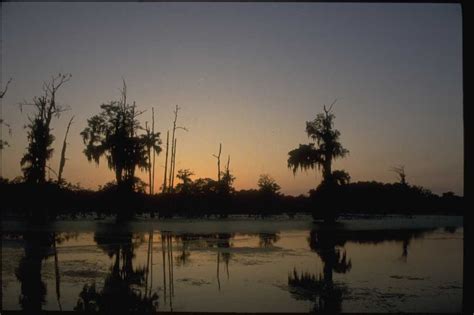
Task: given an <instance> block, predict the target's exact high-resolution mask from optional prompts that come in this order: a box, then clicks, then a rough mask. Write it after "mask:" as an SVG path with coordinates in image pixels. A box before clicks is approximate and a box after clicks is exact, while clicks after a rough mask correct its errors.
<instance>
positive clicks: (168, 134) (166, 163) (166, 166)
mask: <svg viewBox="0 0 474 315" xmlns="http://www.w3.org/2000/svg"><path fill="white" fill-rule="evenodd" d="M169 139H170V132H169V130H168V131H167V132H166V158H165V176H164V178H163V192H166V177H167V175H168V169H167V168H168V146H169Z"/></svg>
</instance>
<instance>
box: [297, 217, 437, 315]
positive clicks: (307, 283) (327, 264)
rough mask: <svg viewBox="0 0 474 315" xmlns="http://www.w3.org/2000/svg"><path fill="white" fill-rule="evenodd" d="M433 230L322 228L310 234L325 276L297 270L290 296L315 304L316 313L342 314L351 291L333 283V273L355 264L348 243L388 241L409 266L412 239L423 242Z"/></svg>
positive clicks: (309, 240) (316, 228)
mask: <svg viewBox="0 0 474 315" xmlns="http://www.w3.org/2000/svg"><path fill="white" fill-rule="evenodd" d="M434 230H435V229H434V228H431V229H403V230H395V229H393V230H346V229H344V228H343V226H342V225H338V224H322V225H319V226H316V227H315V228H313V229H312V230H311V231H310V235H309V238H308V243H309V247H310V248H311V250H312V251H314V252H316V253H317V254H318V256H319V257H320V258H321V261H322V263H323V273H322V274H319V275H318V276H317V277H316V276H315V275H313V274H310V273H308V272H304V273H303V272H302V273H298V271H297V270H296V268H295V269H294V270H293V272H292V273H290V275H289V276H288V286H289V290H290V293H291V294H292V296H293V297H294V298H296V299H305V300H311V301H313V302H314V304H313V310H312V311H314V312H330V313H339V312H341V310H342V301H343V298H344V294H345V293H347V292H348V288H347V287H346V286H345V285H342V284H336V283H334V282H333V272H335V273H347V272H349V271H350V270H351V268H352V262H351V260H350V259H348V258H347V255H346V251H345V250H344V248H343V247H344V245H345V243H346V242H349V241H350V242H355V243H363V244H378V243H382V242H385V241H395V242H400V243H401V245H402V255H401V257H402V259H403V261H405V262H406V259H407V257H408V248H409V244H410V241H411V240H412V239H416V238H421V237H423V236H424V235H425V234H426V233H428V232H432V231H434Z"/></svg>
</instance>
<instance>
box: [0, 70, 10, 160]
mask: <svg viewBox="0 0 474 315" xmlns="http://www.w3.org/2000/svg"><path fill="white" fill-rule="evenodd" d="M11 81H12V78H10V79H9V80H8V82H7V84H6V85H5V88H4V89H3V91H0V106H2V103H1V102H2V99H3V96H5V94H6V93H7V90H8V85H9V84H10V82H11ZM1 113H2V110H1V108H0V115H1ZM2 125H5V126H7V127H8V128H9V132H10V133H11V129H10V125H8V124H7V123H5V121H4V120H3V117H0V154H1V150H3V148H4V147H6V146H8V142H7V141H4V140H3V136H2V135H3V134H2ZM0 161H1V159H0Z"/></svg>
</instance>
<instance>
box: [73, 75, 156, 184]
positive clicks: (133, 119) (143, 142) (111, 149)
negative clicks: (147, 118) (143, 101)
mask: <svg viewBox="0 0 474 315" xmlns="http://www.w3.org/2000/svg"><path fill="white" fill-rule="evenodd" d="M126 88H127V87H126V85H125V81H124V82H123V88H122V90H121V94H122V95H121V99H120V100H119V101H111V102H109V103H108V104H102V105H101V106H100V108H101V110H102V111H101V112H100V114H98V115H95V116H93V117H91V118H90V119H88V120H87V125H88V126H87V127H86V128H85V129H84V130H83V131H82V132H81V136H82V139H83V141H84V144H85V145H86V148H85V150H84V154H85V155H86V157H87V159H88V160H89V161H94V162H95V163H97V164H99V160H100V158H101V157H102V156H105V158H106V160H107V164H108V167H109V168H110V169H113V170H114V171H115V179H116V181H117V184H118V186H119V188H121V187H124V188H125V189H126V190H128V191H131V190H133V189H134V188H135V183H136V181H137V180H136V177H135V170H136V168H137V167H139V168H141V169H145V170H147V169H149V167H150V159H149V156H150V155H149V151H148V148H150V149H152V150H155V151H160V150H161V149H160V148H159V135H158V134H151V133H150V134H148V135H142V136H139V135H137V132H138V130H139V129H141V127H140V122H139V121H138V120H137V117H138V116H139V115H140V114H142V113H143V111H137V109H136V105H135V102H134V103H133V104H132V105H130V104H128V103H127V90H126Z"/></svg>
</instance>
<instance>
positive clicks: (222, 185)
mask: <svg viewBox="0 0 474 315" xmlns="http://www.w3.org/2000/svg"><path fill="white" fill-rule="evenodd" d="M229 166H230V155H229V157H228V159H227V165H226V168H225V171H223V172H221V180H220V181H219V182H218V185H219V192H220V193H221V194H224V195H226V194H229V193H231V192H232V191H234V188H233V187H232V184H233V183H234V180H235V176H234V175H232V174H231V173H230V168H229Z"/></svg>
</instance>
